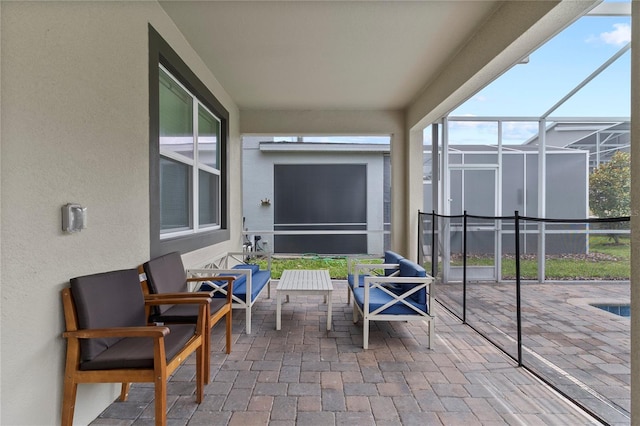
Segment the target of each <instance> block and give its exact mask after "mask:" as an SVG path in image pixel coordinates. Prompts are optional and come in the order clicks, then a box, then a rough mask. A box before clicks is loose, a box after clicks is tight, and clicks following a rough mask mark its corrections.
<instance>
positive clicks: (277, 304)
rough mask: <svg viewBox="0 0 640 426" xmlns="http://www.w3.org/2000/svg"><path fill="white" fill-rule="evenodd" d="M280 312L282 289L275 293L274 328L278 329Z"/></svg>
mask: <svg viewBox="0 0 640 426" xmlns="http://www.w3.org/2000/svg"><path fill="white" fill-rule="evenodd" d="M281 314H282V290H280V291H278V294H277V295H276V330H280V315H281Z"/></svg>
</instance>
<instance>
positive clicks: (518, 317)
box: [514, 210, 522, 367]
mask: <svg viewBox="0 0 640 426" xmlns="http://www.w3.org/2000/svg"><path fill="white" fill-rule="evenodd" d="M514 234H515V236H516V241H515V243H516V245H515V247H516V323H517V324H516V327H517V333H518V367H522V304H521V303H520V295H521V293H520V215H519V213H518V210H516V211H515V229H514Z"/></svg>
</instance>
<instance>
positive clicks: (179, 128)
mask: <svg viewBox="0 0 640 426" xmlns="http://www.w3.org/2000/svg"><path fill="white" fill-rule="evenodd" d="M160 150H161V151H165V152H166V151H171V152H173V153H176V154H179V155H183V156H185V157H187V158H191V159H193V97H192V96H191V95H189V93H187V92H186V91H185V90H184V89H183V88H182V87H181V86H180V85H179V84H178V83H177V82H176V81H175V80H174V79H173V78H171V77H170V76H169V75H168V74H167V73H166V72H165V71H164V70H163V69H162V68H161V69H160Z"/></svg>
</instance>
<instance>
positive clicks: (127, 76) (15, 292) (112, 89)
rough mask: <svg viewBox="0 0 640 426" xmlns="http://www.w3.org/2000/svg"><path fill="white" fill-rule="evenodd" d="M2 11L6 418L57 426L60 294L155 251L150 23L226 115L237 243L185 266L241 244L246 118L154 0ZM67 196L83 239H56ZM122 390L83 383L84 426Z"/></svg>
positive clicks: (80, 419)
mask: <svg viewBox="0 0 640 426" xmlns="http://www.w3.org/2000/svg"><path fill="white" fill-rule="evenodd" d="M0 11H1V12H0V16H1V33H0V41H1V51H0V52H1V61H2V74H1V80H0V84H1V89H2V90H1V93H2V98H1V120H2V123H3V124H4V126H2V129H1V133H0V137H1V139H2V157H1V160H2V161H1V168H0V172H1V177H2V179H1V182H2V184H1V186H0V191H1V194H2V199H1V200H2V205H1V209H2V210H1V211H2V212H3V214H2V222H1V239H0V242H1V248H2V251H1V265H2V269H1V277H0V279H1V281H0V289H1V292H2V304H1V336H0V341H1V342H2V352H1V355H0V356H1V361H2V365H1V384H2V386H1V392H2V407H1V410H2V411H1V419H0V423H1V424H7V425H9V424H11V425H20V424H23V425H51V424H56V423H59V421H60V405H61V394H62V392H61V391H62V376H63V367H64V354H65V342H64V340H63V339H62V338H61V333H62V331H63V328H64V324H63V316H62V306H61V301H60V290H61V289H62V288H63V287H65V286H68V280H69V279H70V278H71V277H74V276H79V275H84V274H91V273H96V272H102V271H107V270H111V269H124V268H132V267H136V266H137V265H138V264H139V263H141V262H143V261H145V260H147V259H148V255H149V195H148V194H149V167H148V162H149V146H148V145H149V141H148V127H149V120H148V117H149V107H148V24H149V23H151V25H153V26H154V27H155V28H156V30H157V31H158V32H159V33H160V34H161V35H162V36H163V37H164V38H165V40H166V41H167V42H168V43H169V44H170V45H171V46H172V47H173V48H174V50H176V51H177V52H178V54H179V55H180V56H181V57H182V59H183V60H184V61H185V62H186V63H187V64H188V65H189V67H190V68H191V69H192V70H193V71H194V72H195V73H196V75H198V76H199V78H200V79H201V80H202V81H203V82H204V83H205V84H206V85H207V86H208V87H209V88H210V90H211V91H212V93H213V94H214V95H215V96H217V98H218V99H219V100H220V101H221V102H222V103H223V105H224V106H225V107H226V108H227V110H229V113H230V125H231V126H230V127H231V135H230V136H231V137H230V150H229V151H230V154H229V164H230V167H229V169H230V170H231V171H232V175H231V177H230V181H231V191H230V193H231V197H232V199H231V218H232V223H231V230H232V239H231V241H230V242H228V243H225V244H221V245H219V246H217V247H211V248H208V249H203V250H199V251H197V252H194V253H190V254H188V255H187V256H185V264H186V265H187V266H190V265H193V264H196V263H200V262H201V261H204V260H205V259H206V258H207V257H208V256H210V255H212V254H215V253H218V252H222V251H225V250H227V249H231V248H233V249H235V248H238V247H239V244H240V241H241V238H240V231H241V217H242V214H241V201H240V200H241V193H240V190H241V189H240V184H241V170H240V164H241V163H240V155H241V146H240V138H239V120H238V111H237V108H236V107H235V105H234V104H233V102H232V101H231V99H230V97H229V96H228V95H227V94H226V92H225V91H224V89H223V88H222V87H221V86H220V84H219V83H218V82H217V81H216V79H215V77H214V76H213V75H212V74H211V73H210V72H209V71H208V69H207V68H206V67H205V66H204V64H203V63H202V62H201V60H200V59H199V58H198V56H197V55H196V54H195V53H194V52H193V50H192V49H191V48H190V47H189V46H188V45H187V44H186V42H185V41H184V38H183V37H182V35H181V34H180V33H179V32H178V30H177V29H176V28H175V26H174V25H173V23H172V22H171V21H170V20H169V19H168V17H167V16H166V15H165V14H164V12H163V10H162V9H161V8H160V7H159V5H158V4H157V3H155V2H0ZM68 202H77V203H80V204H82V205H83V206H85V207H87V209H88V227H87V229H85V230H83V231H82V232H80V233H76V234H64V233H63V232H62V231H61V213H60V208H61V206H62V205H63V204H65V203H68ZM235 218H237V220H236V219H235ZM117 391H118V387H117V386H115V385H81V386H80V387H79V390H78V398H77V404H76V414H75V419H76V423H77V424H86V423H88V422H90V421H91V420H93V419H94V418H95V417H96V416H97V415H98V414H99V413H100V412H101V411H102V410H103V409H104V408H105V407H106V406H107V405H108V404H109V403H110V402H112V401H113V399H114V398H115V396H116V395H117Z"/></svg>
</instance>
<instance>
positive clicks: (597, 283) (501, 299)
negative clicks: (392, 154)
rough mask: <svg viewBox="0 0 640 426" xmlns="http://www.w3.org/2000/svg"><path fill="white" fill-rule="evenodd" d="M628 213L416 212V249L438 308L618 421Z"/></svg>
mask: <svg viewBox="0 0 640 426" xmlns="http://www.w3.org/2000/svg"><path fill="white" fill-rule="evenodd" d="M628 222H629V218H628V217H624V218H607V219H541V218H533V217H525V216H520V215H519V214H518V212H515V214H514V215H513V216H503V217H486V216H474V215H469V214H466V212H465V214H463V215H456V216H443V215H437V214H435V213H420V221H419V224H420V229H419V232H420V238H419V241H420V244H419V247H418V249H419V250H418V251H419V256H420V259H421V260H422V261H423V263H424V265H425V268H427V270H429V269H430V270H431V273H432V275H433V276H434V277H437V279H438V285H437V292H436V299H437V300H438V302H439V303H440V304H441V305H442V306H443V307H444V308H445V309H447V310H448V311H450V312H451V313H452V314H454V315H456V316H457V317H458V318H459V319H460V320H461V321H463V322H464V323H466V324H468V325H469V326H471V327H472V328H474V329H475V330H476V331H477V332H479V333H480V334H482V335H483V336H484V337H486V338H487V339H488V340H489V341H490V342H492V343H493V344H494V345H495V346H497V347H498V348H500V349H501V350H502V351H503V352H504V353H506V354H507V355H508V356H509V357H511V358H512V359H513V360H514V361H515V362H516V363H517V364H518V365H519V366H521V367H524V368H527V369H528V370H529V371H531V372H532V373H533V374H535V375H536V376H538V377H539V378H540V379H541V380H543V381H545V382H547V383H548V384H549V385H551V386H552V387H553V388H555V389H556V390H557V391H558V392H560V393H561V394H562V395H564V396H565V397H568V398H569V399H571V400H573V401H574V402H575V403H576V404H577V405H579V406H581V407H582V408H583V409H585V410H586V411H587V412H589V413H591V414H592V415H593V416H594V417H596V418H597V419H598V420H600V421H602V422H603V423H605V424H614V423H623V424H624V423H629V422H630V321H629V317H628V314H629V308H628V306H629V300H630V299H629V297H630V282H629V276H630V269H629V265H630V250H629V229H628ZM625 314H626V315H627V316H626V317H625V316H623V315H625Z"/></svg>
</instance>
